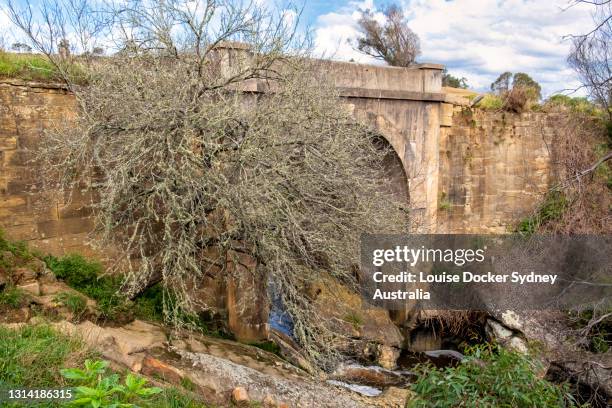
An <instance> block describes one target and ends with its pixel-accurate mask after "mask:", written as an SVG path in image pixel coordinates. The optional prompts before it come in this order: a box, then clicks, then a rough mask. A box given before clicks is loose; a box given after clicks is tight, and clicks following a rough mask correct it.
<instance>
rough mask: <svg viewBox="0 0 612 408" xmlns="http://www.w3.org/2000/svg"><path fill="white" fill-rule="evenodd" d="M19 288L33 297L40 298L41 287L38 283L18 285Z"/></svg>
mask: <svg viewBox="0 0 612 408" xmlns="http://www.w3.org/2000/svg"><path fill="white" fill-rule="evenodd" d="M17 288H18V289H20V290H23V291H24V292H27V293H29V294H30V295H33V296H40V285H39V284H38V282H37V281H33V282H28V283H24V284H21V285H17Z"/></svg>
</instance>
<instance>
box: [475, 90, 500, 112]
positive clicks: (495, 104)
mask: <svg viewBox="0 0 612 408" xmlns="http://www.w3.org/2000/svg"><path fill="white" fill-rule="evenodd" d="M478 107H479V108H482V109H488V110H501V109H502V108H503V107H504V101H503V100H502V99H501V98H500V97H499V96H497V95H491V94H487V95H485V96H484V98H482V99H481V100H480V102H478Z"/></svg>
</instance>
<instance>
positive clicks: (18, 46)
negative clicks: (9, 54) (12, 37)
mask: <svg viewBox="0 0 612 408" xmlns="http://www.w3.org/2000/svg"><path fill="white" fill-rule="evenodd" d="M11 50H13V51H16V52H32V47H30V46H29V45H28V44H25V43H22V42H16V43H13V45H11Z"/></svg>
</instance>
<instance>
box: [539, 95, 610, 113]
mask: <svg viewBox="0 0 612 408" xmlns="http://www.w3.org/2000/svg"><path fill="white" fill-rule="evenodd" d="M546 104H547V105H549V106H563V107H566V108H569V109H571V110H573V111H574V112H579V113H585V114H588V115H599V114H600V113H601V109H598V108H597V106H595V105H594V104H593V103H592V102H591V101H589V100H588V99H587V98H584V97H570V96H567V95H553V96H551V97H550V98H548V100H547V101H546Z"/></svg>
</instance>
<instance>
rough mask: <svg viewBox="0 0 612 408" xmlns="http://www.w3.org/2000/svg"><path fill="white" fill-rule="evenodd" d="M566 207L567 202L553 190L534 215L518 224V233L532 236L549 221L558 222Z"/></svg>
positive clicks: (561, 193) (559, 193) (563, 196)
mask: <svg viewBox="0 0 612 408" xmlns="http://www.w3.org/2000/svg"><path fill="white" fill-rule="evenodd" d="M567 206H568V200H567V198H566V196H565V194H564V193H563V192H562V191H558V190H553V191H551V192H549V193H548V194H547V195H546V197H545V198H544V202H543V203H542V204H541V205H540V207H539V208H538V211H537V212H536V214H535V215H533V216H531V217H528V218H525V219H524V220H522V221H521V222H520V223H519V226H518V228H517V230H518V232H519V233H521V234H523V235H527V236H529V235H532V234H534V233H535V232H536V231H537V230H538V229H539V228H540V226H542V225H544V224H546V223H547V222H550V221H555V220H558V219H559V218H560V217H561V216H562V215H563V212H564V211H565V210H566V208H567Z"/></svg>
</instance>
